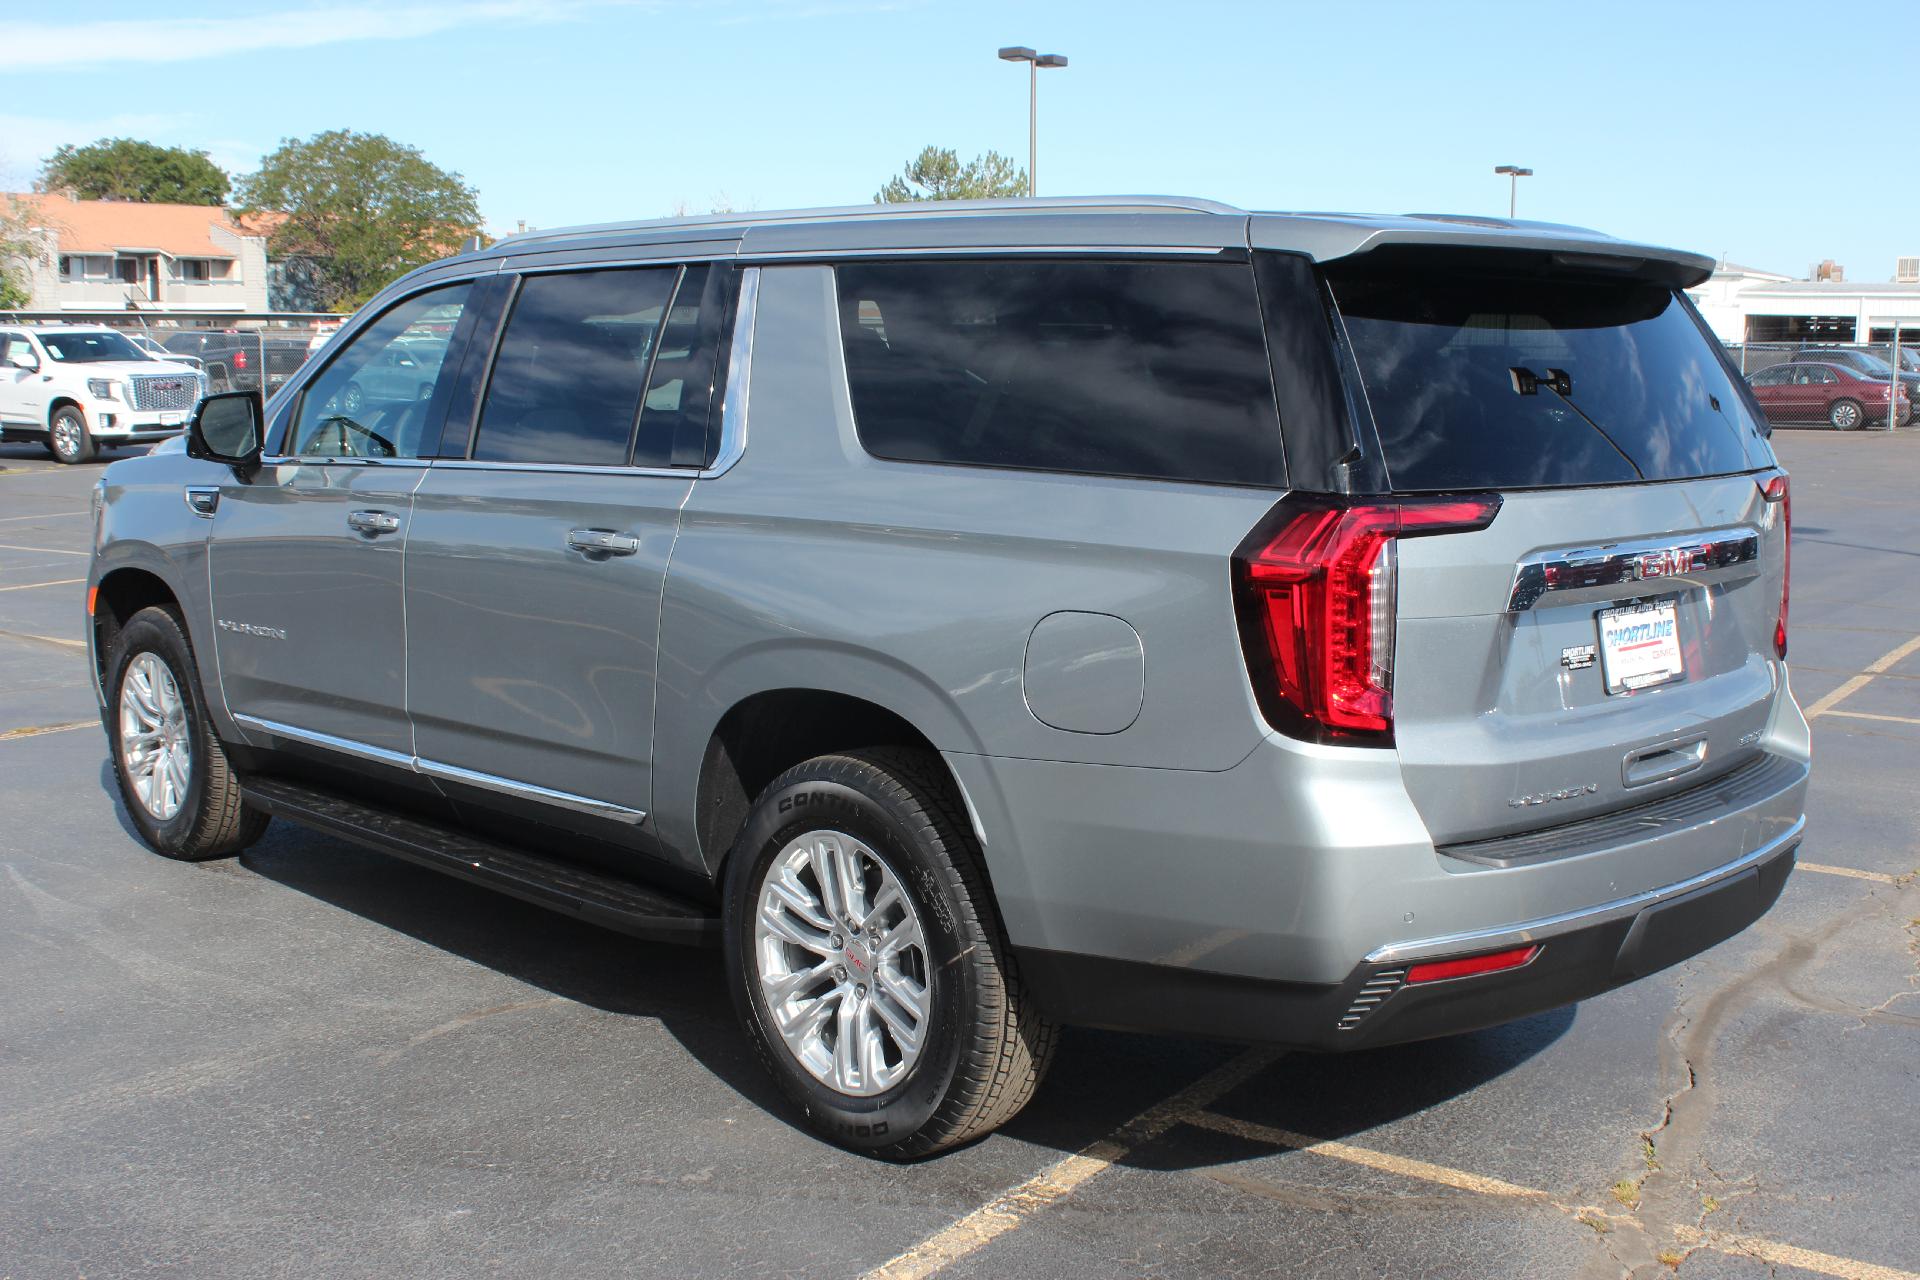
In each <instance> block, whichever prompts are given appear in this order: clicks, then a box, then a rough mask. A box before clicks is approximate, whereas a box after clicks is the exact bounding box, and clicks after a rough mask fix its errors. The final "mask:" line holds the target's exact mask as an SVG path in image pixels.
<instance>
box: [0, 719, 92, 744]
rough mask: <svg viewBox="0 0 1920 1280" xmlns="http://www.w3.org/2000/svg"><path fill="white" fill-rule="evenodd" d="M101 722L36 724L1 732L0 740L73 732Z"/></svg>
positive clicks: (10, 740) (8, 740)
mask: <svg viewBox="0 0 1920 1280" xmlns="http://www.w3.org/2000/svg"><path fill="white" fill-rule="evenodd" d="M99 723H100V722H99V721H98V720H75V721H73V722H72V723H70V724H36V725H30V726H28V727H27V728H25V729H9V730H7V731H6V732H5V733H0V742H12V741H13V740H14V739H15V738H38V737H40V736H41V735H42V734H47V733H71V732H72V731H73V730H75V729H85V728H88V727H89V726H92V725H97V724H99Z"/></svg>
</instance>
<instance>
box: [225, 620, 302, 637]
mask: <svg viewBox="0 0 1920 1280" xmlns="http://www.w3.org/2000/svg"><path fill="white" fill-rule="evenodd" d="M214 622H215V624H217V625H218V626H219V628H220V629H221V630H222V631H236V632H238V633H240V634H241V635H243V636H258V637H260V638H261V639H262V640H285V639H286V638H287V632H286V628H285V627H263V626H261V625H260V624H259V623H257V622H229V621H227V620H226V619H225V618H215V619H214Z"/></svg>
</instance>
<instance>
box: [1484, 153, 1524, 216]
mask: <svg viewBox="0 0 1920 1280" xmlns="http://www.w3.org/2000/svg"><path fill="white" fill-rule="evenodd" d="M1493 171H1494V172H1495V173H1504V174H1506V175H1507V217H1509V218H1512V217H1513V216H1514V210H1516V209H1517V208H1518V207H1519V204H1520V179H1522V178H1531V177H1532V176H1533V170H1531V169H1522V168H1521V167H1520V166H1519V165H1517V164H1497V165H1495V166H1494V167H1493Z"/></svg>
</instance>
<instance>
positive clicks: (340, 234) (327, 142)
mask: <svg viewBox="0 0 1920 1280" xmlns="http://www.w3.org/2000/svg"><path fill="white" fill-rule="evenodd" d="M237 194H238V197H239V201H240V204H241V207H242V209H243V211H244V212H246V213H248V214H257V213H261V212H267V211H271V212H274V213H278V214H280V215H283V217H284V220H283V221H281V222H280V223H279V225H278V226H277V227H275V228H274V230H273V232H272V235H271V238H270V240H269V244H268V248H269V250H270V252H272V253H273V254H274V255H275V256H277V257H280V258H282V259H286V258H302V259H306V260H308V261H309V262H310V263H311V264H312V266H313V269H314V273H315V277H316V282H317V284H318V287H319V294H320V298H321V301H322V302H323V303H324V304H325V305H326V306H329V307H333V308H351V307H357V306H359V305H360V304H361V303H363V302H365V301H366V300H367V299H368V298H371V297H372V296H373V295H374V294H376V293H378V292H379V291H380V290H381V289H382V288H384V287H385V286H386V285H387V284H389V283H390V282H392V281H393V280H395V279H397V278H399V277H400V276H402V275H404V274H406V273H407V272H408V271H411V270H412V269H413V268H415V267H417V266H421V265H423V264H425V263H428V262H432V261H433V260H434V259H436V258H444V257H446V256H447V255H448V254H450V253H455V252H457V251H458V250H459V249H460V246H461V243H462V242H463V241H464V240H465V239H466V238H467V237H468V236H471V235H475V234H478V232H479V229H480V203H479V194H478V193H477V192H475V191H474V189H473V188H472V187H470V186H468V185H467V184H466V182H465V181H463V180H462V179H461V177H460V175H459V174H457V173H449V172H448V171H447V170H445V169H442V168H440V167H439V166H438V165H435V164H433V163H431V162H430V161H428V160H427V158H426V157H425V156H423V155H421V154H420V152H419V150H418V149H416V148H414V147H409V146H406V145H404V144H402V143H398V142H395V141H394V140H393V139H391V138H387V137H383V136H382V135H380V134H377V133H354V132H352V131H350V130H346V129H335V130H332V131H330V132H327V133H318V134H315V135H314V136H313V137H311V138H308V139H307V140H306V141H304V142H302V141H300V140H299V139H297V138H288V139H286V140H285V141H283V142H282V143H281V144H280V148H279V150H277V151H275V152H274V153H273V154H272V155H269V156H267V157H265V158H264V159H262V160H261V162H260V169H259V172H257V173H252V174H248V175H247V176H245V177H243V178H241V179H240V182H239V190H238V193H237Z"/></svg>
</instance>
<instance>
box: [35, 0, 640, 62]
mask: <svg viewBox="0 0 1920 1280" xmlns="http://www.w3.org/2000/svg"><path fill="white" fill-rule="evenodd" d="M623 2H624V0H573V2H571V3H565V2H563V3H552V2H551V0H545V2H543V0H485V2H484V3H479V4H398V5H393V6H390V7H375V6H372V5H357V6H347V7H342V8H327V9H294V10H284V11H279V12H275V11H272V10H264V11H263V10H261V9H258V8H250V9H248V10H247V11H246V12H245V13H244V14H240V13H236V14H234V15H233V16H231V17H217V18H133V19H124V20H121V19H105V20H100V21H82V22H59V23H9V24H8V26H7V32H6V39H5V40H4V41H0V70H8V71H41V70H47V69H50V68H53V67H71V66H98V65H101V64H103V63H109V62H142V63H158V62H185V61H188V60H193V59H201V58H219V57H226V56H230V55H232V54H238V53H260V52H264V51H266V50H270V49H310V48H313V47H315V46H317V45H325V44H338V43H342V42H344V41H350V40H413V39H418V38H420V37H422V36H430V35H436V34H438V33H440V32H442V31H451V30H453V29H455V28H459V27H470V26H472V25H474V24H476V23H546V22H557V21H566V20H568V19H571V18H574V17H576V16H578V15H579V14H581V13H583V12H584V11H586V10H588V9H596V8H607V7H611V6H612V5H613V4H615V3H623Z"/></svg>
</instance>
